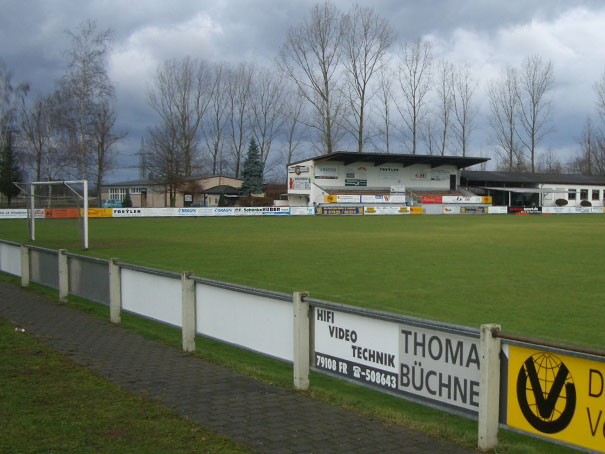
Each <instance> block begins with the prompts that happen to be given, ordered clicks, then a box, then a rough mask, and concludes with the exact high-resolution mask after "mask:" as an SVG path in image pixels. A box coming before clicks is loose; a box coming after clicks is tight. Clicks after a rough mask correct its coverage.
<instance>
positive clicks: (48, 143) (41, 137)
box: [20, 95, 56, 181]
mask: <svg viewBox="0 0 605 454" xmlns="http://www.w3.org/2000/svg"><path fill="white" fill-rule="evenodd" d="M52 105H53V102H52V95H51V96H48V97H37V98H36V99H34V100H33V101H32V102H31V103H30V105H28V104H27V103H25V101H24V102H22V104H21V115H20V117H21V123H20V129H21V137H20V138H21V146H22V148H23V149H24V150H25V155H26V159H27V162H28V167H29V168H33V172H34V175H32V177H33V178H34V179H35V181H42V179H43V178H44V179H47V180H50V179H52V178H51V174H52V172H53V171H55V169H54V167H55V165H56V162H54V161H55V160H54V159H53V158H54V157H55V155H56V147H55V146H54V139H55V124H54V120H53V119H54V115H53V112H52Z"/></svg>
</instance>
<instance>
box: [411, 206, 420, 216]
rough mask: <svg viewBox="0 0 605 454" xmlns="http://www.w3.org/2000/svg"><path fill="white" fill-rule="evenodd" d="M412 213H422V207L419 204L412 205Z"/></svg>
mask: <svg viewBox="0 0 605 454" xmlns="http://www.w3.org/2000/svg"><path fill="white" fill-rule="evenodd" d="M410 214H422V207H419V206H413V207H410Z"/></svg>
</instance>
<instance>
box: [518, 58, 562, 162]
mask: <svg viewBox="0 0 605 454" xmlns="http://www.w3.org/2000/svg"><path fill="white" fill-rule="evenodd" d="M553 83H554V76H553V69H552V63H551V62H550V61H544V60H543V59H542V57H540V56H538V55H534V56H531V57H527V58H525V59H524V60H523V63H522V64H521V70H520V71H519V90H518V98H519V125H520V128H519V138H520V140H521V143H522V144H523V146H524V147H525V149H526V150H527V152H528V154H529V159H530V166H531V167H530V168H531V172H532V173H534V172H535V171H536V166H535V158H536V147H537V146H538V144H539V143H540V142H541V141H542V139H543V138H544V136H545V135H546V134H547V133H549V132H550V131H551V129H550V128H549V127H548V121H549V118H550V107H551V102H550V99H548V98H547V95H548V91H549V90H550V89H551V88H552V85H553Z"/></svg>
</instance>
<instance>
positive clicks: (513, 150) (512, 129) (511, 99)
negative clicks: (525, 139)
mask: <svg viewBox="0 0 605 454" xmlns="http://www.w3.org/2000/svg"><path fill="white" fill-rule="evenodd" d="M517 91H518V80H517V71H516V70H515V69H514V68H512V67H508V68H506V69H505V70H503V72H502V75H501V76H500V79H498V80H496V81H492V82H491V83H490V85H489V88H488V96H489V106H490V111H491V116H490V125H491V127H492V130H493V133H494V137H495V140H496V145H497V147H498V148H497V153H498V154H499V155H500V157H501V159H502V161H503V162H504V163H506V169H507V170H508V171H509V172H511V171H512V170H513V169H515V168H519V164H520V163H522V162H523V158H522V156H521V154H520V152H521V150H520V149H519V144H518V142H517V115H518V112H517V110H518V107H519V106H518V102H519V101H518V97H517Z"/></svg>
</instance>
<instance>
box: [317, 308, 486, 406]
mask: <svg viewBox="0 0 605 454" xmlns="http://www.w3.org/2000/svg"><path fill="white" fill-rule="evenodd" d="M313 318H314V333H315V337H314V345H315V356H314V357H315V360H314V367H316V368H317V369H320V370H324V371H327V372H329V373H331V374H335V375H338V376H341V377H345V378H347V379H349V380H353V381H356V382H360V383H364V384H367V385H371V386H373V387H377V388H380V389H383V390H387V391H389V392H394V393H397V394H400V395H402V396H406V397H408V398H412V399H413V400H420V401H425V402H430V403H431V404H432V405H436V406H439V407H441V408H447V409H456V410H457V411H463V412H466V413H470V414H475V413H477V412H478V408H479V380H480V377H479V339H478V334H477V337H471V336H470V335H468V336H467V335H463V334H453V333H452V332H445V331H441V330H437V329H431V328H419V327H416V326H413V325H412V324H409V325H408V324H405V323H402V322H394V321H393V322H391V321H386V320H379V319H375V318H371V317H367V316H362V315H357V314H351V313H346V312H341V311H335V310H328V309H321V308H315V309H314V317H313Z"/></svg>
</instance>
